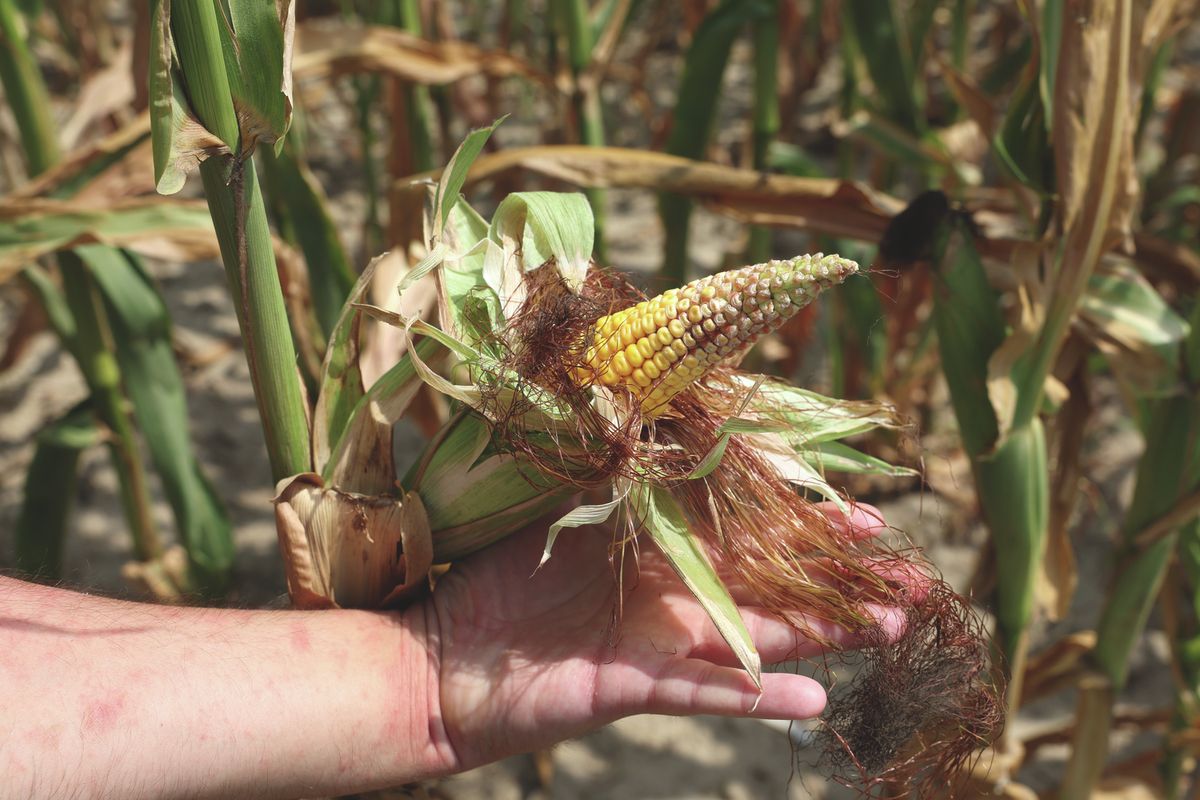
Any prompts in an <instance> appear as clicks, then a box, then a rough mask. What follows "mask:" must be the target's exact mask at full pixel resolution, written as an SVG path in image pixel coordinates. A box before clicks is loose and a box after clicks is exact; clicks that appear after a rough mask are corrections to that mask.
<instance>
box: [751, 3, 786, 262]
mask: <svg viewBox="0 0 1200 800" xmlns="http://www.w3.org/2000/svg"><path fill="white" fill-rule="evenodd" d="M772 6H773V7H774V8H775V13H774V14H772V15H771V16H769V17H764V18H762V19H759V20H757V21H755V23H754V153H753V158H754V169H756V170H758V171H759V172H765V171H766V170H767V154H768V151H769V149H770V147H771V142H772V141H773V140H774V139H775V137H776V136H777V135H778V134H779V83H778V75H777V72H778V68H779V13H778V8H779V6H778V2H773V3H772ZM770 258H771V229H770V228H768V227H765V226H763V225H754V226H752V227H751V228H750V246H749V248H748V250H747V252H746V260H747V262H748V263H751V264H758V263H761V262H763V261H767V260H768V259H770Z"/></svg>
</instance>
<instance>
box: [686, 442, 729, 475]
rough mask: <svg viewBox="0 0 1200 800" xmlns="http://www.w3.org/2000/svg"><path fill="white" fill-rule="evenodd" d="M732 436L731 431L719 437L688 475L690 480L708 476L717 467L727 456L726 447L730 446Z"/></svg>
mask: <svg viewBox="0 0 1200 800" xmlns="http://www.w3.org/2000/svg"><path fill="white" fill-rule="evenodd" d="M730 436H732V434H730V433H723V434H721V438H719V439H717V443H716V444H714V445H713V446H712V449H711V450H709V451H708V453H707V454H705V456H704V458H702V459H700V463H699V464H697V465H696V468H695V469H694V470H692V472H691V474H690V475H688V480H690V481H694V480H699V479H700V478H704V477H707V476H708V475H710V474H711V473H712V471H713V470H714V469H716V468H717V465H719V464H720V463H721V459H722V458H724V457H725V448H726V447H728V446H729V437H730Z"/></svg>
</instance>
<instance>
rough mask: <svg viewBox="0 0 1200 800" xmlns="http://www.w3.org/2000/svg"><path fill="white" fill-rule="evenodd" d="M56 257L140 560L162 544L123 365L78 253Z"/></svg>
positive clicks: (75, 350)
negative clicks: (123, 381)
mask: <svg viewBox="0 0 1200 800" xmlns="http://www.w3.org/2000/svg"><path fill="white" fill-rule="evenodd" d="M58 263H59V267H60V269H61V270H62V276H63V293H64V295H65V296H66V298H67V304H68V306H69V307H70V309H71V312H72V315H73V316H74V318H75V326H76V336H75V340H74V341H73V342H72V346H71V352H72V355H74V356H75V360H76V361H77V362H78V363H79V368H80V371H82V372H83V375H84V377H85V378H86V380H87V383H88V387H89V388H90V389H91V391H92V398H93V401H94V402H95V404H96V411H97V413H98V414H99V415H100V419H101V420H102V421H103V422H104V424H105V425H106V426H108V428H109V431H110V432H111V439H110V440H109V442H108V446H109V451H110V452H111V454H112V460H113V465H114V466H115V467H116V470H117V482H118V486H119V489H120V496H121V504H122V506H123V507H124V509H125V514H126V516H127V517H128V518H129V528H130V532H131V533H132V535H133V550H134V554H135V555H136V556H137V558H138V560H139V561H150V560H153V559H156V558H158V557H159V556H161V555H162V544H161V543H160V542H159V539H158V531H157V529H156V527H155V525H154V516H153V513H152V511H151V506H150V490H149V483H148V481H147V479H146V466H145V464H144V463H143V462H142V457H141V452H140V451H139V450H138V445H137V439H136V438H135V437H134V432H133V422H132V420H131V419H130V416H129V411H130V409H129V403H128V401H126V399H125V395H124V394H123V393H122V391H121V370H120V367H119V366H118V365H117V358H116V355H115V351H114V346H113V339H112V330H111V328H110V327H109V322H108V318H107V315H106V314H105V311H104V304H103V301H102V300H101V298H100V294H99V292H98V291H97V289H96V286H95V283H94V282H93V279H92V276H91V275H90V274H89V273H88V269H87V267H86V266H85V265H84V263H83V261H82V260H81V259H80V258H79V256H77V255H75V254H74V253H70V252H67V253H61V254H60V255H59V257H58Z"/></svg>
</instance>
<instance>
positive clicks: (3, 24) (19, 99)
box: [0, 0, 61, 175]
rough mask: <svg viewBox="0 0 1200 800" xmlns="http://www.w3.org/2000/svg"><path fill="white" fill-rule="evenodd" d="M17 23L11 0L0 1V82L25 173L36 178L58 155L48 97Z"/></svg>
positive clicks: (20, 26)
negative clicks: (13, 120)
mask: <svg viewBox="0 0 1200 800" xmlns="http://www.w3.org/2000/svg"><path fill="white" fill-rule="evenodd" d="M19 21H20V14H19V12H18V11H17V8H16V5H15V4H14V3H13V0H0V82H2V83H3V84H4V95H5V99H6V100H8V106H9V108H10V109H12V112H13V117H15V118H16V121H17V128H18V129H19V130H20V135H21V145H22V147H24V149H25V160H26V162H27V163H28V165H29V173H30V175H38V174H40V173H42V172H45V171H46V170H48V169H50V167H52V166H54V164H56V163H57V162H58V160H59V158H60V157H61V152H60V150H59V147H58V138H57V136H56V134H55V131H56V130H57V128H56V125H55V123H54V118H53V116H52V115H51V113H50V111H51V106H50V97H49V94H48V93H47V92H46V85H45V83H43V82H42V74H41V73H40V72H39V71H38V68H37V64H36V63H35V62H34V60H33V54H32V53H30V52H29V47H28V46H27V45H26V43H25V33H26V31H24V30H23V29H22V28H23V26H22V25H21V24H20V22H19Z"/></svg>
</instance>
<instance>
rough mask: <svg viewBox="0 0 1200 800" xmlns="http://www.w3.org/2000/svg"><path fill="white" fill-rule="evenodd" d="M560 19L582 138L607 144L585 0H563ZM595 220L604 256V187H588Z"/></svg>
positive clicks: (599, 253)
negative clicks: (563, 30) (591, 64)
mask: <svg viewBox="0 0 1200 800" xmlns="http://www.w3.org/2000/svg"><path fill="white" fill-rule="evenodd" d="M559 19H560V21H561V22H562V24H563V27H564V28H565V31H566V35H567V58H568V60H569V62H570V65H571V75H572V76H573V78H574V81H575V85H574V88H573V91H572V92H571V105H572V106H573V107H574V109H575V120H576V122H577V123H578V125H579V140H580V141H581V142H582V143H583V144H586V145H588V146H590V147H603V146H604V117H603V114H602V113H601V109H600V87H599V86H598V85H597V81H596V76H595V75H593V74H590V73H589V72H588V66H589V65H590V63H591V59H592V47H593V46H594V42H593V41H592V28H591V25H590V23H589V22H588V8H587V3H586V1H585V0H560V9H559ZM586 193H587V198H588V202H589V203H590V204H591V206H592V217H593V219H594V220H595V224H596V238H595V251H596V257H597V258H599V259H600V260H601V261H603V260H604V257H605V256H604V254H605V247H604V221H605V216H606V215H605V210H604V204H605V197H606V192H605V191H604V190H603V189H588V190H586Z"/></svg>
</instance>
